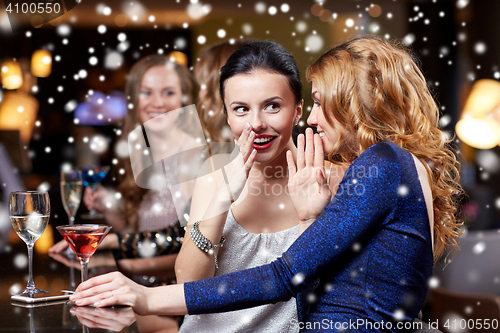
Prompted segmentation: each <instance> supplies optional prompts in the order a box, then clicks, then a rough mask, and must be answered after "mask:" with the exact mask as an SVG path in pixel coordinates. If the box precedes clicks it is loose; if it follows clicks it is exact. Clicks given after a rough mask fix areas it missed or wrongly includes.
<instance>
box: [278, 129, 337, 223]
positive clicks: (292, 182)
mask: <svg viewBox="0 0 500 333" xmlns="http://www.w3.org/2000/svg"><path fill="white" fill-rule="evenodd" d="M304 141H305V142H304ZM286 160H287V164H288V173H289V175H288V177H289V178H288V189H289V192H290V197H291V199H292V202H293V205H294V207H295V210H296V211H297V214H298V215H299V218H300V221H301V224H303V225H305V226H306V228H307V227H308V226H309V225H310V224H311V223H312V222H314V220H316V218H317V217H318V216H319V215H320V214H321V212H323V210H324V209H325V207H326V205H328V203H329V202H330V197H331V191H330V188H329V187H328V185H327V179H326V176H325V166H324V153H323V143H322V141H321V138H320V136H319V135H318V134H313V131H312V129H311V128H308V129H306V135H305V140H304V135H303V134H300V135H299V136H298V138H297V165H295V161H294V160H293V155H292V152H291V151H288V152H287V154H286ZM301 230H302V228H301ZM302 231H303V230H302Z"/></svg>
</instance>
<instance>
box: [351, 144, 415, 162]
mask: <svg viewBox="0 0 500 333" xmlns="http://www.w3.org/2000/svg"><path fill="white" fill-rule="evenodd" d="M409 157H411V154H410V152H408V151H407V150H406V149H404V148H402V147H400V146H398V145H396V144H395V143H393V142H385V141H384V142H378V143H375V144H373V145H371V146H370V147H369V148H368V149H366V150H365V151H364V152H363V153H361V154H360V155H359V157H358V158H356V159H355V160H354V161H353V163H352V164H354V165H359V164H367V163H370V164H372V165H373V164H374V165H376V164H384V163H399V162H400V161H401V160H402V159H408V158H409Z"/></svg>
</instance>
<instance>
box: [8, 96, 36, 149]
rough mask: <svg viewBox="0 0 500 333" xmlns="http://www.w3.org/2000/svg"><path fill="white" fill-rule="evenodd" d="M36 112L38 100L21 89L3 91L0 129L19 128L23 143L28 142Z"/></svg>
mask: <svg viewBox="0 0 500 333" xmlns="http://www.w3.org/2000/svg"><path fill="white" fill-rule="evenodd" d="M37 112H38V100H37V99H36V98H35V97H33V96H31V95H29V94H27V93H25V92H22V91H9V92H7V93H5V95H4V97H3V102H2V104H0V129H1V130H19V131H20V133H21V139H22V140H23V142H24V143H27V142H29V140H30V138H31V132H32V131H33V126H34V124H35V120H36V115H37Z"/></svg>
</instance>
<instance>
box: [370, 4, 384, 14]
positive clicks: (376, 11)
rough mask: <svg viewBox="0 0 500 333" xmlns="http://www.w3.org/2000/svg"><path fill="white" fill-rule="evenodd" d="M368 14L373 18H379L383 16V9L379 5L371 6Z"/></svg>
mask: <svg viewBox="0 0 500 333" xmlns="http://www.w3.org/2000/svg"><path fill="white" fill-rule="evenodd" d="M368 14H370V16H371V17H379V16H380V15H382V7H380V6H379V5H371V6H370V8H369V9H368Z"/></svg>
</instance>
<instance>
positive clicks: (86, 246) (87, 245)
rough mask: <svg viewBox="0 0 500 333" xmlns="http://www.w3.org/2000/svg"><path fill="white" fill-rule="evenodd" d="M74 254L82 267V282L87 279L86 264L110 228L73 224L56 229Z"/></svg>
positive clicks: (97, 225) (98, 225) (99, 225)
mask: <svg viewBox="0 0 500 333" xmlns="http://www.w3.org/2000/svg"><path fill="white" fill-rule="evenodd" d="M56 229H57V231H59V233H60V234H61V236H63V237H64V240H66V242H67V243H68V245H69V246H70V247H71V249H72V250H73V252H75V254H76V256H77V257H78V259H80V264H81V265H82V282H83V281H86V280H87V279H88V269H87V264H88V263H89V260H90V257H92V255H93V254H94V252H95V250H96V249H97V247H98V246H99V244H101V242H102V240H103V239H104V237H106V235H107V234H108V232H109V230H110V229H111V226H108V225H101V224H73V225H62V226H58V227H56Z"/></svg>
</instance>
